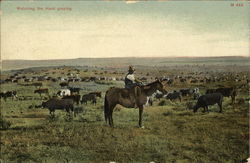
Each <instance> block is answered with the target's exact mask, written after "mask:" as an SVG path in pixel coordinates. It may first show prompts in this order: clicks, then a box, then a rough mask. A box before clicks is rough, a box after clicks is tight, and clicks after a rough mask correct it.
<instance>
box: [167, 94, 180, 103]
mask: <svg viewBox="0 0 250 163" xmlns="http://www.w3.org/2000/svg"><path fill="white" fill-rule="evenodd" d="M165 98H166V99H169V100H170V101H173V100H175V99H179V100H180V102H181V93H180V92H173V93H168V94H167V95H166V97H165Z"/></svg>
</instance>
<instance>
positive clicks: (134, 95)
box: [125, 86, 141, 108]
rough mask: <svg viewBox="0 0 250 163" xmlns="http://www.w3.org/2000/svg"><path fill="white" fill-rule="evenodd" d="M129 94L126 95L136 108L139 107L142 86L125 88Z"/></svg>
mask: <svg viewBox="0 0 250 163" xmlns="http://www.w3.org/2000/svg"><path fill="white" fill-rule="evenodd" d="M125 89H126V90H127V91H128V92H127V93H126V95H127V98H129V99H130V101H131V102H132V103H133V104H134V108H137V107H138V104H139V97H140V95H141V88H140V86H134V87H131V88H125Z"/></svg>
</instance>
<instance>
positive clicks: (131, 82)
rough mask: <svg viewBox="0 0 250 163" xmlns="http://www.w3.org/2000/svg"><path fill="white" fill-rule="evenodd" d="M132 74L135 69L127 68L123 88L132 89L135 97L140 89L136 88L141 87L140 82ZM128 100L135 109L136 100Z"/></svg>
mask: <svg viewBox="0 0 250 163" xmlns="http://www.w3.org/2000/svg"><path fill="white" fill-rule="evenodd" d="M134 72H135V69H134V68H133V66H129V68H128V73H127V75H126V77H125V88H126V89H134V94H135V96H136V97H137V96H139V95H140V88H139V87H138V86H141V85H142V82H141V81H140V80H138V79H136V78H135V76H134ZM130 98H131V99H130V100H131V101H132V102H133V103H134V108H137V103H138V102H136V99H137V98H132V97H130Z"/></svg>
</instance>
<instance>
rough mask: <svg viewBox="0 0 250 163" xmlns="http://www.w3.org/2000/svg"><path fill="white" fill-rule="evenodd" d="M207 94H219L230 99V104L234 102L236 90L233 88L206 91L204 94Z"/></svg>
mask: <svg viewBox="0 0 250 163" xmlns="http://www.w3.org/2000/svg"><path fill="white" fill-rule="evenodd" d="M209 93H221V94H222V95H223V96H224V97H231V99H232V103H234V102H235V97H236V90H235V88H233V87H229V88H217V89H207V91H206V94H209Z"/></svg>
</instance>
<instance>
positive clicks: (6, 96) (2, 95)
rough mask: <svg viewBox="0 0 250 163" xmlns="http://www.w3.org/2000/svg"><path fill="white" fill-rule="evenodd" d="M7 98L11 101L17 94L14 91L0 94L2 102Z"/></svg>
mask: <svg viewBox="0 0 250 163" xmlns="http://www.w3.org/2000/svg"><path fill="white" fill-rule="evenodd" d="M8 97H11V98H12V100H13V99H14V98H16V97H17V92H16V91H7V92H1V93H0V98H3V99H4V101H6V99H7V98H8Z"/></svg>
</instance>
